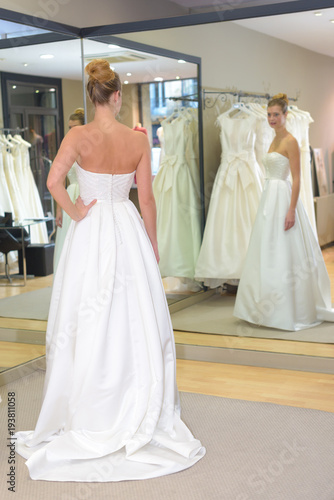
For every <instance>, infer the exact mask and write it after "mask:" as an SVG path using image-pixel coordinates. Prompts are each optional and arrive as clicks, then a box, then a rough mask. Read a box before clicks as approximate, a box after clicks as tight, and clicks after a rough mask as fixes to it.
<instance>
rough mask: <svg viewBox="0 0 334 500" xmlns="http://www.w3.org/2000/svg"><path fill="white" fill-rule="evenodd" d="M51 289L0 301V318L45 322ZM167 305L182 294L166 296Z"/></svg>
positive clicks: (181, 297)
mask: <svg viewBox="0 0 334 500" xmlns="http://www.w3.org/2000/svg"><path fill="white" fill-rule="evenodd" d="M51 291H52V287H51V286H49V287H45V288H40V289H39V290H34V291H32V292H26V293H21V294H19V295H15V296H14V297H6V298H4V299H0V317H3V318H24V319H36V320H42V321H43V320H45V321H46V320H47V319H48V314H49V306H50V300H51ZM166 297H167V302H168V304H169V305H171V304H174V303H175V302H178V301H179V300H183V299H184V298H185V297H186V296H185V295H184V294H176V293H174V294H173V293H170V294H167V295H166Z"/></svg>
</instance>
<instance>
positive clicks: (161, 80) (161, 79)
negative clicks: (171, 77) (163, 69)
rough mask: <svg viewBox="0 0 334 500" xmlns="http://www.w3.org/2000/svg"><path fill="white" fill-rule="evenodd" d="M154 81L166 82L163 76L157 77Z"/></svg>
mask: <svg viewBox="0 0 334 500" xmlns="http://www.w3.org/2000/svg"><path fill="white" fill-rule="evenodd" d="M154 81H155V82H163V81H164V79H163V78H162V77H161V76H156V77H155V78H154Z"/></svg>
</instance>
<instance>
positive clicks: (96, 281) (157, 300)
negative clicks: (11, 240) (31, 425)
mask: <svg viewBox="0 0 334 500" xmlns="http://www.w3.org/2000/svg"><path fill="white" fill-rule="evenodd" d="M86 71H87V73H88V75H89V80H88V83H87V91H88V94H89V96H90V99H91V100H92V102H93V104H94V105H95V117H94V120H93V121H92V122H90V123H88V124H87V125H83V126H81V127H75V128H73V129H72V130H70V131H69V132H68V134H67V135H66V136H65V138H64V140H63V142H62V144H61V147H60V150H59V152H58V154H57V157H56V158H55V160H54V162H53V164H52V167H51V170H50V174H49V178H48V188H49V190H50V192H51V194H52V196H53V197H54V198H55V200H56V201H57V203H59V205H60V206H61V207H62V208H63V210H65V211H66V212H67V213H68V215H69V216H70V217H71V219H73V220H72V222H71V225H70V227H69V230H68V232H67V236H66V239H65V242H64V248H63V251H62V254H61V256H60V260H59V264H58V269H57V273H56V276H55V279H54V284H53V291H52V299H51V306H50V313H49V319H48V327H47V338H46V343H47V371H46V377H45V385H44V394H43V396H44V398H43V404H42V408H41V411H40V414H39V418H38V421H37V425H36V427H35V430H34V431H23V432H18V433H17V435H16V437H17V448H16V450H17V452H18V453H19V454H21V455H22V456H23V457H25V458H26V459H27V462H26V465H27V467H28V469H29V473H30V477H31V478H32V479H40V480H49V481H88V482H103V481H121V480H129V479H147V478H153V477H158V476H162V475H165V474H171V473H174V472H178V471H181V470H183V469H186V468H188V467H190V466H192V465H194V464H195V463H196V462H197V461H198V460H200V458H202V457H203V456H204V454H205V449H204V448H203V447H202V445H201V443H200V441H198V440H197V439H195V438H194V436H193V435H192V433H191V432H190V430H189V429H188V428H187V426H186V425H185V424H184V423H183V421H182V420H181V418H180V403H179V396H178V390H177V386H176V376H175V375H176V374H175V372H176V369H175V344H174V339H173V330H172V326H171V321H170V316H169V311H168V306H167V302H166V298H165V293H164V289H163V286H162V281H161V277H160V273H159V268H158V263H157V261H158V260H159V254H158V245H157V239H156V209H155V202H154V197H153V193H152V181H151V179H152V175H151V165H150V158H151V152H150V146H149V143H148V140H147V137H146V136H145V135H144V134H142V133H140V132H134V131H132V130H131V129H129V128H127V127H125V126H124V125H121V124H120V123H119V122H118V121H117V120H116V118H115V117H116V115H117V114H118V112H119V110H120V107H121V100H122V99H121V83H120V79H119V76H118V75H117V73H114V72H113V71H112V70H111V69H110V66H109V63H108V62H107V61H105V60H101V59H98V60H94V61H92V62H91V63H89V64H88V66H87V67H86ZM75 161H77V163H78V165H77V175H78V181H79V187H80V197H79V198H78V199H77V200H76V202H75V204H73V202H72V201H71V199H70V197H69V195H68V193H67V191H66V189H65V187H64V180H65V177H66V175H67V173H68V171H69V170H70V168H71V166H72V165H73V163H74V162H75ZM79 165H80V166H79ZM135 173H136V176H137V185H138V195H139V202H140V207H141V213H142V217H143V220H142V219H141V218H140V216H139V214H138V212H137V210H136V208H135V207H134V205H133V204H132V203H131V201H129V198H128V196H129V190H130V187H131V185H132V182H133V178H134V175H135Z"/></svg>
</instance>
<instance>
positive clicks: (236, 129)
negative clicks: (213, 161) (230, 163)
mask: <svg viewBox="0 0 334 500" xmlns="http://www.w3.org/2000/svg"><path fill="white" fill-rule="evenodd" d="M217 120H218V123H219V125H220V127H221V133H220V142H221V147H222V158H223V159H224V158H225V157H227V155H229V156H230V158H231V159H232V157H233V156H234V155H236V156H238V155H240V154H244V155H245V154H248V155H249V156H251V157H253V156H254V154H255V153H254V147H255V139H256V134H255V131H256V117H253V116H250V115H249V116H248V115H246V116H245V115H243V116H242V117H241V118H233V117H230V116H229V115H225V114H223V115H221V116H219V117H218V119H217Z"/></svg>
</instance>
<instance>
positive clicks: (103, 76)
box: [85, 59, 115, 83]
mask: <svg viewBox="0 0 334 500" xmlns="http://www.w3.org/2000/svg"><path fill="white" fill-rule="evenodd" d="M85 70H86V73H87V74H88V75H89V77H90V78H92V79H94V80H97V81H98V82H99V83H105V82H110V81H111V80H113V79H114V78H115V73H114V71H113V70H112V69H111V68H110V65H109V63H108V61H106V60H105V59H94V60H93V61H91V62H90V63H89V64H87V66H86V68H85Z"/></svg>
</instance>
